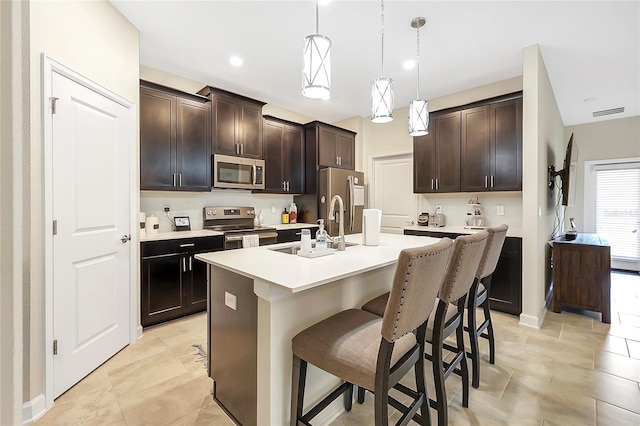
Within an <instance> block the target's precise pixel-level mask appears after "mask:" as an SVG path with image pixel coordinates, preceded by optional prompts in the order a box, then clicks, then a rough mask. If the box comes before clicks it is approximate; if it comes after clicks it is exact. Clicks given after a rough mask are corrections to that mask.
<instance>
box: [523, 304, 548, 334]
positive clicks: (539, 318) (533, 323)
mask: <svg viewBox="0 0 640 426" xmlns="http://www.w3.org/2000/svg"><path fill="white" fill-rule="evenodd" d="M546 315H547V307H546V305H542V307H541V308H540V311H538V315H536V316H534V315H526V314H520V325H526V326H527V327H533V328H538V329H539V328H540V327H542V323H544V317H545V316H546Z"/></svg>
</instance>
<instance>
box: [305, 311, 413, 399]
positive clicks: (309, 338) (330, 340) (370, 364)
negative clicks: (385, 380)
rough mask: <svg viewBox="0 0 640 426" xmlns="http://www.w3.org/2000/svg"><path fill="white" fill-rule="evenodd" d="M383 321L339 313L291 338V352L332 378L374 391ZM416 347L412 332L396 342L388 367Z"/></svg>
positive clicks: (361, 314)
mask: <svg viewBox="0 0 640 426" xmlns="http://www.w3.org/2000/svg"><path fill="white" fill-rule="evenodd" d="M381 331H382V318H381V317H379V316H377V315H374V314H372V313H370V312H365V311H362V310H360V309H349V310H346V311H342V312H339V313H337V314H335V315H333V316H331V317H329V318H327V319H325V320H322V321H320V322H319V323H316V324H314V325H312V326H311V327H309V328H307V329H306V330H304V331H302V332H301V333H300V334H298V335H297V336H295V337H294V338H293V341H292V343H293V352H294V353H295V354H297V355H298V356H299V357H300V358H302V359H304V360H305V361H307V362H310V363H311V364H313V365H322V369H323V370H325V371H326V372H328V373H331V374H333V375H334V376H337V377H340V378H342V379H343V380H345V381H347V382H349V383H352V384H354V385H356V386H360V387H363V388H366V389H372V390H373V389H374V388H375V377H376V362H377V360H378V350H379V349H380V343H381V341H382V333H381ZM415 344H416V337H415V335H414V334H413V333H409V334H406V335H404V336H402V337H401V338H399V339H398V340H396V342H395V345H394V346H393V352H392V353H391V365H395V364H396V363H397V362H398V360H400V357H402V355H404V354H406V353H407V352H409V350H411V348H412V347H414V346H415Z"/></svg>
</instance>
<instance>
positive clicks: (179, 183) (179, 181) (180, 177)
mask: <svg viewBox="0 0 640 426" xmlns="http://www.w3.org/2000/svg"><path fill="white" fill-rule="evenodd" d="M178 186H180V187H181V186H182V173H179V174H178Z"/></svg>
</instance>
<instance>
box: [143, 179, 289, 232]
mask: <svg viewBox="0 0 640 426" xmlns="http://www.w3.org/2000/svg"><path fill="white" fill-rule="evenodd" d="M292 202H293V196H291V195H271V194H252V193H251V192H249V191H246V190H238V191H236V190H231V189H218V190H216V189H214V190H213V191H211V192H172V191H140V211H141V212H144V213H145V214H146V215H147V216H149V215H151V214H152V215H154V216H158V218H159V219H160V229H159V230H160V232H169V231H171V223H170V222H169V219H168V218H167V217H165V216H164V210H163V207H165V206H169V208H170V212H169V215H170V216H171V217H175V216H189V219H190V222H191V229H193V230H198V229H202V221H203V219H202V209H203V207H206V206H229V207H245V206H247V207H249V206H251V207H255V208H256V213H259V212H260V211H262V217H263V218H264V223H265V224H266V225H274V224H277V223H280V214H281V213H282V209H283V208H284V207H287V209H288V208H289V205H290V204H291V203H292ZM272 206H275V213H272V212H271V207H272Z"/></svg>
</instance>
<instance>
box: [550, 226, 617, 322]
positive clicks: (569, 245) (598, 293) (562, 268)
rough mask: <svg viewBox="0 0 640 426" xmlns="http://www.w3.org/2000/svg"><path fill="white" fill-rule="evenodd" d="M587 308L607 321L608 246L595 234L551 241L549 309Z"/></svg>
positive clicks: (609, 298) (609, 258)
mask: <svg viewBox="0 0 640 426" xmlns="http://www.w3.org/2000/svg"><path fill="white" fill-rule="evenodd" d="M563 306H565V307H571V308H577V309H589V310H592V311H595V312H600V313H601V314H602V322H604V323H607V324H611V249H610V247H609V243H608V242H607V241H606V240H605V239H604V238H602V237H600V236H599V235H598V234H583V233H580V234H578V236H577V238H576V239H575V240H566V239H565V237H564V235H563V236H561V237H559V238H556V239H555V240H553V312H557V313H560V311H561V309H562V307H563Z"/></svg>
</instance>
